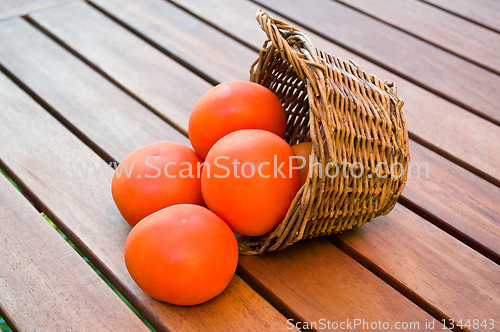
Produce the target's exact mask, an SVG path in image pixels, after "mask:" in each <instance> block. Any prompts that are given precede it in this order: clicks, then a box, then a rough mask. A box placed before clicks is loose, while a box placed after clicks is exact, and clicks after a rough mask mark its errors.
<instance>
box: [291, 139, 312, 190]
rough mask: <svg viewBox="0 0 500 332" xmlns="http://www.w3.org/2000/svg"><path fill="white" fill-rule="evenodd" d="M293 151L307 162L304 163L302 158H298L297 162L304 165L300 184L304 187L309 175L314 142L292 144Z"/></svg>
mask: <svg viewBox="0 0 500 332" xmlns="http://www.w3.org/2000/svg"><path fill="white" fill-rule="evenodd" d="M292 150H293V153H295V156H300V157H303V158H304V159H305V164H302V160H300V159H298V160H297V162H298V164H299V166H303V167H302V168H301V169H300V186H301V187H302V186H303V185H304V183H306V180H307V178H308V176H309V157H310V156H311V153H312V142H302V143H298V144H295V145H293V146H292Z"/></svg>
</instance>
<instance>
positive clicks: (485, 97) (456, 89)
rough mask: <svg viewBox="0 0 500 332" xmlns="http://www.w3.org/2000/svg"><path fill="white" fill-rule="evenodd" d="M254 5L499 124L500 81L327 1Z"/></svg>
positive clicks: (289, 0) (274, 0)
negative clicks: (268, 9)
mask: <svg viewBox="0 0 500 332" xmlns="http://www.w3.org/2000/svg"><path fill="white" fill-rule="evenodd" d="M257 2H258V3H259V4H262V5H265V6H266V7H268V8H271V9H272V10H274V11H276V12H278V13H281V14H282V15H286V16H289V17H290V18H292V19H293V20H295V21H297V22H298V23H299V24H301V25H304V26H306V27H308V28H312V29H314V30H315V31H319V32H321V33H322V34H323V35H325V36H327V37H328V38H331V40H334V41H335V42H336V43H338V44H340V45H342V46H345V47H348V48H350V49H351V50H352V51H353V52H356V53H358V54H361V55H363V56H364V57H366V58H367V59H370V60H372V61H373V62H376V63H377V64H379V65H381V66H383V67H384V68H390V70H391V71H392V72H394V73H396V74H398V75H400V76H402V77H404V78H406V79H408V80H410V81H412V82H414V83H417V84H418V85H420V86H422V87H425V88H426V89H428V90H430V91H431V92H433V93H436V94H438V95H440V96H443V97H445V98H447V99H448V100H450V101H453V102H454V103H456V104H457V105H459V106H462V107H464V108H466V109H468V110H470V111H472V112H474V113H477V114H481V116H484V117H485V118H487V119H489V120H490V121H492V122H494V123H496V124H500V110H499V108H498V104H499V103H500V95H499V94H498V93H497V91H500V76H498V75H496V74H494V73H492V72H490V71H487V70H485V69H483V68H480V67H478V66H476V65H473V64H471V63H470V62H468V61H466V60H463V59H461V58H458V57H456V56H454V55H451V54H450V53H448V52H445V51H443V50H440V49H438V48H436V47H434V46H432V45H430V44H428V43H425V42H423V41H421V40H419V39H417V38H415V37H412V36H409V35H408V34H406V33H404V32H401V31H399V30H396V29H394V28H392V27H390V26H388V25H385V24H384V23H381V22H379V21H377V20H375V19H373V18H371V17H368V16H366V15H363V14H361V13H359V12H357V11H355V10H353V9H351V8H348V7H346V6H344V5H342V4H340V3H337V2H334V1H331V0H311V1H308V2H307V4H306V3H305V2H303V1H297V0H272V1H266V2H265V3H264V2H260V1H257Z"/></svg>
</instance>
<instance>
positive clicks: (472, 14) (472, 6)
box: [421, 0, 500, 33]
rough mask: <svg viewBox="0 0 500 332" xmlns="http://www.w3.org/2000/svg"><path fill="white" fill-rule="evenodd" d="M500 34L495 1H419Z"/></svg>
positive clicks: (496, 2) (498, 8)
mask: <svg viewBox="0 0 500 332" xmlns="http://www.w3.org/2000/svg"><path fill="white" fill-rule="evenodd" d="M421 1H425V2H427V3H430V4H433V5H435V6H437V7H439V8H442V9H445V10H447V11H450V12H452V13H455V14H457V15H460V16H462V17H465V18H467V19H469V20H471V21H473V22H476V23H478V24H481V25H483V26H485V27H488V28H491V29H493V30H495V31H497V32H499V33H500V22H499V21H498V14H499V13H500V4H499V3H498V1H495V0H475V1H468V0H421Z"/></svg>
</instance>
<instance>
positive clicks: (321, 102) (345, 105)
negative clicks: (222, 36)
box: [239, 10, 410, 255]
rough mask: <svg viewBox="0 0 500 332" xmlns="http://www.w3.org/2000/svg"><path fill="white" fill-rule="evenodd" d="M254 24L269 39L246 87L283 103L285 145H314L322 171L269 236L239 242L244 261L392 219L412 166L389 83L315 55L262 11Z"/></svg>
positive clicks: (334, 59) (291, 30)
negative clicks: (258, 87) (261, 88)
mask: <svg viewBox="0 0 500 332" xmlns="http://www.w3.org/2000/svg"><path fill="white" fill-rule="evenodd" d="M257 20H258V22H259V24H260V26H261V28H262V29H263V30H264V32H265V33H266V34H267V37H268V38H269V39H268V40H267V41H266V42H265V43H264V46H263V48H262V50H261V51H260V54H259V58H258V60H257V61H256V62H255V63H254V64H253V65H252V68H251V70H250V76H251V77H250V80H251V81H253V82H256V83H259V84H262V85H264V86H266V87H268V88H269V89H271V90H272V91H273V92H274V93H275V94H276V95H277V96H278V98H280V100H281V102H282V103H283V106H284V108H285V111H286V114H287V133H286V138H285V139H286V140H287V142H288V143H290V144H296V143H299V142H307V141H311V142H312V144H313V152H312V158H313V161H314V164H315V163H319V164H321V169H322V170H323V172H322V173H321V177H320V174H319V169H320V167H319V164H318V165H316V166H314V167H313V171H312V175H313V176H312V177H311V178H309V179H307V181H306V183H305V184H304V186H303V187H302V188H301V189H300V191H299V192H298V193H297V196H296V197H295V199H294V201H293V202H292V204H291V206H290V209H289V210H288V213H287V215H286V217H285V219H284V220H283V221H282V222H281V223H280V224H279V225H278V226H277V228H276V229H275V230H274V231H273V232H271V233H269V234H267V235H266V236H263V237H259V238H248V237H242V238H240V239H239V246H240V253H241V254H245V255H255V254H261V253H263V252H264V251H266V250H267V251H273V250H278V249H283V248H285V247H287V246H289V245H291V244H293V243H295V242H297V241H299V240H301V239H305V238H312V237H316V236H321V235H328V234H331V233H336V232H340V231H343V230H347V229H351V228H352V227H355V226H361V225H363V224H365V223H366V222H368V221H371V220H373V218H375V217H377V216H379V215H385V214H387V213H389V212H390V211H391V210H392V209H393V207H394V206H395V204H396V201H397V199H398V197H399V195H400V194H401V192H402V191H403V188H404V185H405V182H406V178H407V165H408V162H409V160H410V153H409V149H408V131H407V128H406V122H405V119H404V115H403V113H402V111H401V108H402V106H403V102H402V101H401V100H400V99H399V98H398V97H397V92H396V85H395V84H394V83H388V82H385V81H381V80H379V79H378V78H377V77H375V76H373V75H369V74H367V73H366V72H364V71H362V70H361V69H360V68H359V67H358V65H357V64H356V63H354V62H353V61H352V60H350V61H349V62H344V61H342V60H341V59H339V58H337V57H335V56H332V55H329V54H326V53H325V52H324V51H322V50H319V49H317V48H315V47H314V46H313V45H312V43H311V42H310V40H309V39H308V38H307V37H306V35H305V34H303V33H301V32H300V31H298V30H297V29H295V28H294V27H292V26H290V25H288V24H287V23H285V22H283V21H280V20H277V19H273V18H271V17H269V15H267V14H266V13H265V12H263V11H262V10H259V11H258V12H257ZM343 161H345V162H344V165H345V169H346V170H347V173H348V176H347V177H344V175H343V167H344V166H343V165H342V162H343ZM332 162H333V163H336V164H337V165H338V166H339V169H340V173H339V174H338V176H336V177H328V176H326V175H325V174H324V169H325V166H326V165H327V164H328V163H332ZM382 162H383V163H385V164H380V165H379V167H378V172H377V173H376V170H375V166H376V165H377V164H379V163H382ZM356 163H358V164H356ZM397 163H399V164H397ZM361 165H362V166H363V169H364V172H363V173H362V175H361V176H359V175H360V174H361ZM391 165H395V166H393V172H392V174H394V175H395V176H392V175H391V171H390V166H391ZM401 165H402V166H403V168H402V169H401ZM351 166H352V167H353V174H354V175H355V176H352V175H351V174H350V172H349V170H350V167H351ZM334 173H335V168H332V169H331V171H330V174H331V175H333V174H334ZM399 174H402V175H401V176H398V175H399ZM379 175H380V176H379ZM384 176H385V177H384Z"/></svg>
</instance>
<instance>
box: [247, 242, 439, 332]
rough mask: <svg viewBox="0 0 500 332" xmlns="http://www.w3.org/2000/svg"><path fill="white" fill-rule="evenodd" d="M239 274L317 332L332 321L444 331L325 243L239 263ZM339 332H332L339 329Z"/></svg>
mask: <svg viewBox="0 0 500 332" xmlns="http://www.w3.org/2000/svg"><path fill="white" fill-rule="evenodd" d="M238 274H240V275H241V276H243V277H245V280H246V281H247V282H249V283H250V284H251V285H252V286H253V287H254V288H257V289H264V290H265V292H266V298H267V299H268V300H269V301H270V302H271V303H273V304H274V305H275V306H276V305H284V306H288V307H292V308H295V309H296V310H297V313H298V315H299V317H300V318H298V321H300V322H304V321H305V322H316V323H317V329H318V330H321V327H322V326H323V325H321V320H323V324H325V325H327V320H328V321H330V322H336V323H337V324H340V322H346V321H351V322H353V321H354V320H355V319H359V320H362V321H365V322H369V323H368V324H370V326H369V328H365V329H366V330H379V329H374V328H373V326H371V323H373V322H378V321H381V322H385V323H387V324H388V325H387V326H386V327H385V328H384V329H380V330H385V331H387V330H390V329H397V328H398V327H399V328H401V323H402V322H414V323H417V324H418V325H419V328H418V327H417V328H416V330H420V331H422V330H424V327H425V326H426V323H427V324H429V323H430V322H432V321H434V324H435V330H440V329H441V328H443V325H442V324H440V323H439V322H438V321H436V320H435V319H433V318H432V317H431V316H429V315H428V314H426V313H425V314H424V313H423V312H422V311H421V310H420V309H418V308H417V307H416V305H415V304H414V303H412V302H411V301H409V300H407V299H404V300H401V299H400V298H401V295H400V294H399V293H398V292H397V291H396V290H394V289H388V288H387V285H386V284H385V283H384V282H383V281H382V280H380V279H377V278H374V276H373V275H372V274H371V273H370V272H369V271H367V270H366V269H364V268H363V267H362V266H361V265H359V264H358V263H357V262H355V261H354V260H352V259H351V258H350V257H349V256H347V255H346V254H345V253H343V252H342V251H341V250H340V249H338V248H337V247H335V246H334V245H332V244H331V243H329V242H328V241H327V240H326V239H324V238H317V239H313V240H305V241H302V242H299V243H296V244H294V245H293V246H291V247H289V248H287V249H285V250H283V251H278V252H272V253H266V254H264V255H261V256H243V257H240V266H239V269H238ZM395 300H396V301H395ZM295 322H297V319H296V320H295ZM398 323H399V325H397V324H398ZM330 326H331V325H330ZM334 327H335V326H333V327H330V328H329V329H340V327H336V328H334ZM323 329H324V330H326V329H327V328H323ZM352 329H354V330H361V329H362V327H361V326H357V327H356V326H352ZM430 330H434V329H432V328H431V329H430Z"/></svg>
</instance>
